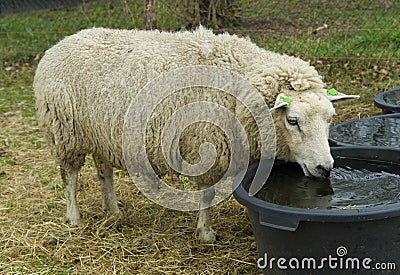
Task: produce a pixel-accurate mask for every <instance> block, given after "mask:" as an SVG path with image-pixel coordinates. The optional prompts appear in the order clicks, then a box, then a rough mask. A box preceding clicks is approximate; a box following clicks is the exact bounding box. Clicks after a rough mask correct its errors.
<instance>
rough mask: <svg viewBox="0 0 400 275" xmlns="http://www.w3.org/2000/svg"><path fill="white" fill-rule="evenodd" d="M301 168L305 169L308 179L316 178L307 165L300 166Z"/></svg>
mask: <svg viewBox="0 0 400 275" xmlns="http://www.w3.org/2000/svg"><path fill="white" fill-rule="evenodd" d="M300 166H301V168H302V169H303V173H304V175H305V176H306V177H314V175H313V174H312V173H311V172H310V170H308V168H307V165H305V164H300Z"/></svg>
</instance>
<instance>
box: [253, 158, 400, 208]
mask: <svg viewBox="0 0 400 275" xmlns="http://www.w3.org/2000/svg"><path fill="white" fill-rule="evenodd" d="M256 197H258V198H259V199H262V200H265V201H268V202H272V203H275V204H279V205H286V206H291V207H298V208H308V209H359V208H365V207H371V206H378V205H388V204H393V203H398V202H400V175H397V174H391V173H387V172H373V171H369V170H366V169H360V170H358V169H352V168H349V167H338V168H334V169H333V170H332V171H331V176H330V178H329V179H316V178H310V177H306V176H304V174H303V171H302V170H301V168H300V167H299V166H298V165H296V164H288V165H282V166H281V167H275V168H274V169H273V170H272V173H271V175H270V177H269V178H268V180H267V182H266V184H265V185H264V187H263V188H262V189H261V190H260V192H258V194H257V195H256Z"/></svg>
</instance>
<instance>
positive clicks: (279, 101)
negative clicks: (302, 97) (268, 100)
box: [270, 94, 292, 111]
mask: <svg viewBox="0 0 400 275" xmlns="http://www.w3.org/2000/svg"><path fill="white" fill-rule="evenodd" d="M290 102H292V99H291V98H289V97H287V96H286V95H284V94H279V95H278V96H277V97H276V100H275V105H274V107H272V108H271V109H270V111H274V110H277V109H279V108H289V107H290Z"/></svg>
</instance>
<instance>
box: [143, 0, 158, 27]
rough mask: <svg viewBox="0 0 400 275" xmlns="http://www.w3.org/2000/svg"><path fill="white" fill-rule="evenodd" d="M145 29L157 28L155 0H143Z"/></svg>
mask: <svg viewBox="0 0 400 275" xmlns="http://www.w3.org/2000/svg"><path fill="white" fill-rule="evenodd" d="M144 18H145V22H146V30H154V29H157V15H156V0H144Z"/></svg>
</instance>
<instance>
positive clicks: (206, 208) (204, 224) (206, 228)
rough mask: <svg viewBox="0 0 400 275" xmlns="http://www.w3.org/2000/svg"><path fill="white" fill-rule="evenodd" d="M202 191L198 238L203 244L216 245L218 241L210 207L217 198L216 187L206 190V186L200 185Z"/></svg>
mask: <svg viewBox="0 0 400 275" xmlns="http://www.w3.org/2000/svg"><path fill="white" fill-rule="evenodd" d="M199 188H200V189H202V192H201V194H200V211H199V220H198V222H197V236H198V239H199V241H200V242H202V243H214V242H215V240H216V234H215V231H214V230H213V229H212V227H211V217H210V206H211V202H212V200H213V199H214V196H215V190H214V186H212V187H211V188H210V189H205V188H206V186H202V185H199Z"/></svg>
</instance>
